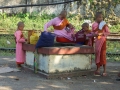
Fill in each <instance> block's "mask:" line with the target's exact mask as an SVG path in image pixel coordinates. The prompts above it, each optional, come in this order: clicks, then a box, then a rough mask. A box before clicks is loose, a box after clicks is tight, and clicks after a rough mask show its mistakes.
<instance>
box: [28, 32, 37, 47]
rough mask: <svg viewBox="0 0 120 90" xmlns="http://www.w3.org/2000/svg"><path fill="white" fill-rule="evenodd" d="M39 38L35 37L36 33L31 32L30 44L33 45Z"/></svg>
mask: <svg viewBox="0 0 120 90" xmlns="http://www.w3.org/2000/svg"><path fill="white" fill-rule="evenodd" d="M38 39H39V37H38V35H37V33H35V32H34V31H33V32H32V35H31V36H30V44H33V45H35V44H36V43H37V41H38Z"/></svg>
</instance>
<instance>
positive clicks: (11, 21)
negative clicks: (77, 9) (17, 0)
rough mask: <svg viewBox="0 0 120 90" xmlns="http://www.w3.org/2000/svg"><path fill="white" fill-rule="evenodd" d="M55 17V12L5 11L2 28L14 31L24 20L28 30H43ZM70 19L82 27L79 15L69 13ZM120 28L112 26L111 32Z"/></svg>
mask: <svg viewBox="0 0 120 90" xmlns="http://www.w3.org/2000/svg"><path fill="white" fill-rule="evenodd" d="M54 17H56V16H55V15H54V14H51V15H48V14H46V13H43V14H41V15H39V14H38V13H37V12H34V13H32V14H29V13H24V14H23V13H19V14H16V15H11V16H9V15H7V14H6V13H3V14H0V29H6V30H7V31H8V32H10V33H13V32H14V31H15V30H16V28H17V23H18V22H19V21H23V22H24V23H25V29H26V30H32V29H35V30H43V28H44V24H45V23H46V22H48V21H49V20H51V19H52V18H54ZM68 20H69V22H70V23H72V24H73V25H74V26H75V28H76V30H79V29H81V24H82V23H83V21H84V20H81V19H80V18H79V15H75V14H73V15H69V16H68ZM119 28H120V24H118V25H113V26H112V27H110V29H111V32H118V31H119ZM49 30H53V28H52V27H50V28H49Z"/></svg>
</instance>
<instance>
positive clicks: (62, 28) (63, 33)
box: [44, 11, 74, 43]
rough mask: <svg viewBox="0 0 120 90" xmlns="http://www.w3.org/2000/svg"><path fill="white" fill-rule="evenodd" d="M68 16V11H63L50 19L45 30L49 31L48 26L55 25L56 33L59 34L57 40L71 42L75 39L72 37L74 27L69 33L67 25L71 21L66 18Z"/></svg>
mask: <svg viewBox="0 0 120 90" xmlns="http://www.w3.org/2000/svg"><path fill="white" fill-rule="evenodd" d="M66 16H67V12H66V11H62V12H61V13H60V15H59V16H58V17H56V18H54V19H52V20H50V21H49V22H47V23H46V24H45V26H44V31H48V30H47V28H49V27H50V26H53V28H54V33H55V34H56V36H57V37H56V41H57V42H63V43H65V42H67V43H69V42H73V41H74V40H73V37H72V34H73V29H70V32H69V33H68V31H67V30H66V28H67V26H69V25H70V23H69V22H68V20H67V19H66Z"/></svg>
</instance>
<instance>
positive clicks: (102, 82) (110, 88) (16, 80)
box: [0, 57, 120, 90]
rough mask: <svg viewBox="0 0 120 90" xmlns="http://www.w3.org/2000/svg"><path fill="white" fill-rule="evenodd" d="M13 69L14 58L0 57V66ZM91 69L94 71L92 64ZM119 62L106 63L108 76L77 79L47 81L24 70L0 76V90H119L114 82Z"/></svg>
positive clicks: (90, 76) (119, 68) (89, 76)
mask: <svg viewBox="0 0 120 90" xmlns="http://www.w3.org/2000/svg"><path fill="white" fill-rule="evenodd" d="M5 65H7V66H9V67H12V68H15V67H16V66H15V58H14V57H0V66H5ZM92 69H93V70H94V69H95V65H94V63H93V65H92ZM119 70H120V62H108V65H107V71H108V76H107V77H102V76H94V75H87V76H86V77H85V76H83V77H82V76H81V77H78V78H70V79H67V78H65V79H62V80H57V79H54V80H47V79H45V78H42V77H41V76H39V75H37V74H34V73H33V72H31V71H26V70H25V69H24V70H22V71H21V72H10V73H4V74H0V90H120V81H116V79H117V78H118V77H117V74H118V72H119Z"/></svg>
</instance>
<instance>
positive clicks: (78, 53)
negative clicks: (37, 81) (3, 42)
mask: <svg viewBox="0 0 120 90" xmlns="http://www.w3.org/2000/svg"><path fill="white" fill-rule="evenodd" d="M23 50H25V51H26V65H27V66H29V68H30V67H32V68H34V63H35V62H34V58H36V62H37V64H38V65H37V67H36V68H37V69H38V71H39V73H41V74H44V75H46V76H50V75H53V76H54V75H56V74H57V76H59V75H63V74H64V75H66V73H67V74H69V75H72V76H74V74H75V73H79V74H80V72H82V73H83V72H85V73H86V72H88V71H90V70H91V54H93V53H94V49H93V47H89V46H64V47H62V46H59V47H42V48H39V49H37V50H35V46H34V45H30V44H23ZM35 51H37V53H34V52H35ZM33 70H34V69H33ZM73 73H74V74H73ZM58 74H59V75H58ZM79 74H76V75H79ZM50 77H51V76H50Z"/></svg>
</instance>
